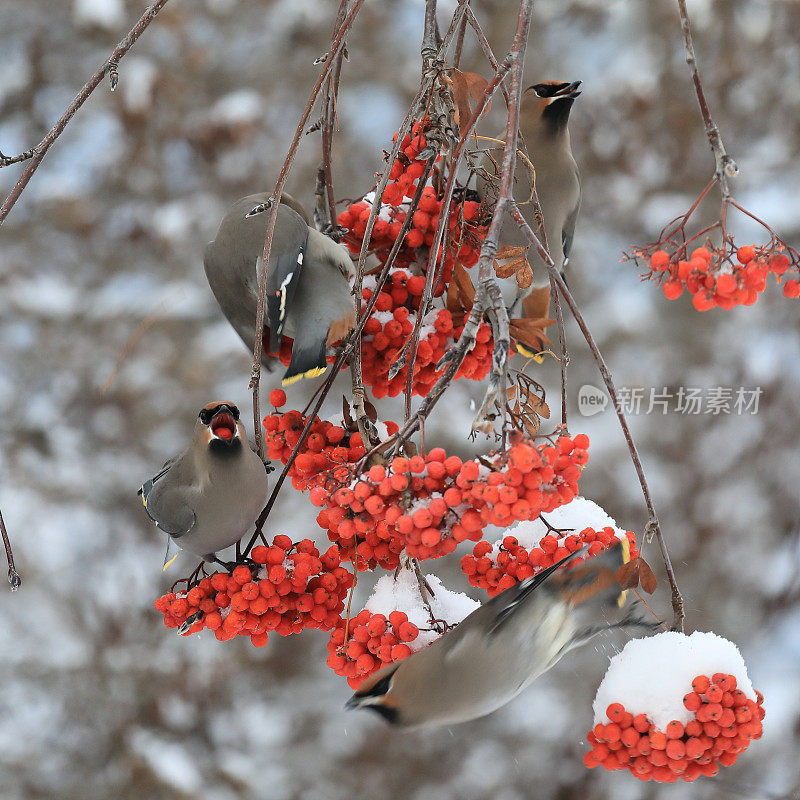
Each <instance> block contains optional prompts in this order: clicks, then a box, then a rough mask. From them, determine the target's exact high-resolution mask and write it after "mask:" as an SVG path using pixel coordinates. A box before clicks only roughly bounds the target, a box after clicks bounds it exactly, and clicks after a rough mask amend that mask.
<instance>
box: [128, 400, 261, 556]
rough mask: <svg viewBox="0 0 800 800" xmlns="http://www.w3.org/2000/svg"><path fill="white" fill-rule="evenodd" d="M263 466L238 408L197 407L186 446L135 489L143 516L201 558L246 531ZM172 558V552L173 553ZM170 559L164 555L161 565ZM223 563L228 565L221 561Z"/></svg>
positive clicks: (257, 502) (256, 508) (254, 515)
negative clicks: (252, 445)
mask: <svg viewBox="0 0 800 800" xmlns="http://www.w3.org/2000/svg"><path fill="white" fill-rule="evenodd" d="M267 488H268V487H267V471H266V469H265V467H264V463H263V462H262V461H261V459H260V458H259V457H258V455H257V454H256V453H254V452H253V450H252V449H251V447H250V444H249V442H248V440H247V433H246V431H245V429H244V425H243V424H242V422H241V421H240V419H239V409H238V408H237V407H236V406H235V405H234V404H233V403H227V402H214V403H208V404H207V405H205V406H203V408H202V409H200V413H199V414H198V416H197V421H196V422H195V425H194V432H193V434H192V440H191V442H190V444H189V447H188V448H187V449H186V451H185V452H184V453H182V454H181V455H179V456H177V457H176V458H174V459H172V460H171V461H168V462H167V463H166V464H165V465H164V468H163V469H162V470H161V472H159V473H158V475H156V476H155V477H153V478H151V479H150V480H148V481H146V482H145V484H144V485H143V486H142V488H141V489H139V494H140V495H141V498H142V503H143V504H144V508H145V511H146V512H147V516H148V517H150V519H151V520H152V521H153V522H154V523H155V524H156V526H157V527H158V528H159V529H160V530H162V531H164V533H166V534H167V535H168V536H169V540H168V544H167V553H169V542H175V544H177V545H178V547H179V548H180V549H182V550H187V551H189V552H190V553H194V554H195V555H198V556H200V557H201V558H203V559H204V560H206V561H218V562H219V563H223V564H224V562H221V561H220V560H219V558H218V557H217V555H216V554H217V552H218V551H220V550H224V549H225V548H226V547H230V546H231V545H233V544H235V543H236V542H238V541H239V540H240V539H241V538H242V537H243V536H244V535H245V534H247V533H248V532H250V531H251V530H252V529H253V527H254V525H255V521H256V519H258V516H259V514H260V513H261V511H262V510H263V508H264V506H265V505H266V503H267ZM176 557H177V556H176ZM172 561H174V558H173V559H171V560H170V561H169V562H167V561H166V558H165V568H166V566H168V565H169V564H170V563H172ZM225 566H228V565H227V564H226V565H225Z"/></svg>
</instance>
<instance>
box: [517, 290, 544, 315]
mask: <svg viewBox="0 0 800 800" xmlns="http://www.w3.org/2000/svg"><path fill="white" fill-rule="evenodd" d="M549 309H550V287H549V286H539V287H534V288H533V289H531V291H530V293H529V294H528V296H527V297H526V298H525V299H524V300H523V301H522V310H523V313H524V314H525V317H526V319H542V318H546V317H547V315H548V311H549Z"/></svg>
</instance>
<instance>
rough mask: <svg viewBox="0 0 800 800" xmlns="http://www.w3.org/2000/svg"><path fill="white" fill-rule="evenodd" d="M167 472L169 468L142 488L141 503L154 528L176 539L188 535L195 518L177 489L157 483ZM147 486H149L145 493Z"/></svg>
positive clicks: (166, 482)
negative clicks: (154, 525)
mask: <svg viewBox="0 0 800 800" xmlns="http://www.w3.org/2000/svg"><path fill="white" fill-rule="evenodd" d="M173 463H174V462H173ZM170 466H172V464H170ZM168 472H169V467H167V468H166V469H165V470H163V471H162V472H160V473H159V474H158V475H157V476H156V477H155V478H152V479H151V480H150V481H148V482H147V483H146V484H145V486H143V487H142V490H141V494H142V503H143V504H144V510H145V511H146V512H147V516H148V517H150V519H151V520H153V522H155V524H156V526H157V527H158V528H160V529H161V530H162V531H164V533H167V534H169V535H170V536H172V537H173V538H175V539H177V538H179V537H181V536H184V535H185V534H187V533H189V531H190V530H191V529H192V528H193V527H194V525H195V522H196V521H197V518H196V517H195V514H194V511H192V509H191V508H190V507H189V505H188V503H187V502H186V499H185V497H184V496H183V492H182V491H181V490H180V489H179V488H176V487H174V486H170V485H169V482H168V481H159V479H160V478H162V477H163V476H164V475H165V474H167V473H168ZM147 484H151V485H150V488H149V489H147V490H146V491H145V487H146V486H147Z"/></svg>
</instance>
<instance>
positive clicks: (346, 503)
mask: <svg viewBox="0 0 800 800" xmlns="http://www.w3.org/2000/svg"><path fill="white" fill-rule="evenodd" d="M580 443H581V444H584V445H588V439H587V438H586V437H585V436H584V437H583V438H582V440H581V442H580ZM585 455H586V450H585V447H580V448H579V447H576V446H575V444H574V441H573V440H572V439H570V438H569V437H566V436H564V437H560V438H559V439H558V440H557V443H556V446H553V445H550V444H542V445H539V446H538V447H535V446H533V444H531V443H529V442H526V441H521V442H519V443H518V444H515V445H512V446H511V447H510V448H509V450H508V452H507V453H505V454H498V455H496V456H495V457H494V459H493V460H492V461H490V462H489V463H490V464H491V466H486V464H483V463H480V462H479V461H478V460H475V459H473V460H468V461H462V460H461V459H460V458H459V457H458V456H450V457H448V456H447V453H446V452H445V451H444V450H443V449H442V448H441V447H436V448H434V449H432V450H431V451H430V452H429V453H428V454H427V455H426V456H413V457H411V458H402V457H397V458H395V459H393V460H392V461H391V463H389V464H388V465H387V466H385V467H384V466H380V465H376V466H373V467H372V468H371V469H370V470H369V471H368V472H367V473H365V474H363V475H361V476H360V477H359V478H358V479H357V480H356V481H355V482H353V483H351V484H350V485H348V486H343V487H341V488H339V489H337V490H335V491H334V492H332V493H328V492H327V491H326V490H325V489H322V488H321V487H318V488H316V489H313V490H312V491H311V494H310V497H311V502H312V503H314V504H315V505H317V506H320V507H321V510H320V512H319V514H318V516H317V522H318V523H319V524H320V525H321V526H322V527H323V528H325V529H326V530H327V531H328V536H329V538H330V539H331V541H333V542H336V543H337V544H338V545H339V547H340V548H341V551H342V554H343V557H344V558H347V559H351V560H355V562H356V566H357V569H359V570H368V569H373V568H374V567H375V566H376V565H377V566H381V567H383V568H384V569H394V568H395V567H397V565H398V564H399V558H400V553H401V552H403V551H404V550H405V552H406V553H407V554H408V555H409V556H411V557H413V558H418V559H428V558H438V557H440V556H444V555H447V554H448V553H452V552H453V550H455V548H456V546H457V545H458V544H459V543H460V542H463V541H466V540H472V541H477V540H478V539H480V538H481V536H482V534H483V530H484V528H485V527H486V526H487V525H498V526H500V527H507V526H509V525H511V524H512V523H514V522H518V521H522V520H530V519H535V518H536V517H538V516H539V514H540V513H542V512H543V511H545V512H547V511H552V510H553V509H554V508H557V507H558V506H560V505H562V504H564V503H568V502H569V501H570V500H572V498H573V497H575V495H576V494H577V491H578V478H579V477H580V473H581V466H582V464H583V463H585Z"/></svg>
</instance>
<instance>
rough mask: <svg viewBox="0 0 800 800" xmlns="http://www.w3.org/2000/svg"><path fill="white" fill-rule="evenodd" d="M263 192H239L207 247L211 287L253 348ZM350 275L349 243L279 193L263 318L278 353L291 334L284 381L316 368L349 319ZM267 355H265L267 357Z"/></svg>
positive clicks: (264, 211) (265, 215) (309, 373)
mask: <svg viewBox="0 0 800 800" xmlns="http://www.w3.org/2000/svg"><path fill="white" fill-rule="evenodd" d="M268 201H269V195H267V194H252V195H250V196H248V197H244V198H242V199H241V200H238V201H237V202H236V203H235V204H234V205H233V207H232V208H231V209H230V211H228V213H227V214H226V215H225V218H224V219H223V220H222V223H221V224H220V226H219V230H218V231H217V235H216V237H215V239H214V241H213V242H210V243H209V245H208V246H207V247H206V251H205V259H204V260H205V269H206V277H207V278H208V282H209V285H210V286H211V291H212V292H213V293H214V297H216V299H217V302H218V303H219V306H220V308H221V309H222V313H223V314H225V316H226V317H227V318H228V321H229V322H230V323H231V325H232V326H233V328H234V330H235V331H236V332H237V333H238V334H239V336H240V337H241V338H242V341H244V343H245V344H246V345H247V347H248V348H249V349H250V350H251V351H252V349H253V344H254V341H255V338H254V337H255V320H256V305H257V303H258V278H257V275H258V272H259V270H260V267H259V265H260V263H261V256H262V251H263V248H264V237H265V234H266V229H267V219H268V217H269V213H268V211H269V205H268ZM353 275H354V269H353V262H352V260H351V259H350V254H349V253H348V252H347V249H346V248H345V247H343V246H342V245H340V244H337V243H336V242H334V241H333V239H330V238H329V237H327V236H325V235H324V234H322V233H320V232H319V231H317V230H315V229H314V228H311V227H309V226H308V223H307V221H306V218H305V214H304V213H303V209H302V207H301V206H300V205H299V204H298V203H297V202H296V201H294V200H293V199H292V198H290V197H288V196H287V195H284V196H283V198H282V202H281V204H280V206H279V207H278V217H277V220H276V222H275V233H274V235H273V239H272V249H271V251H270V259H269V266H268V269H267V297H266V300H267V306H266V315H265V319H264V324H265V326H268V328H269V335H270V341H269V342H267V341H265V342H264V352H265V354H266V351H267V345H269V349H270V350H271V351H272V352H273V353H277V352H278V349H279V347H280V343H281V336H282V335H283V336H288V337H289V338H290V339H293V340H294V344H293V345H292V361H291V363H290V364H289V368H288V369H287V370H286V374H285V375H284V376H283V383H284V385H287V384H290V383H294V382H295V381H298V380H300V379H301V378H311V377H315V376H317V375H320V374H322V373H323V372H324V371H325V369H326V367H327V360H326V348H327V346H328V345H329V344H332V343H333V342H336V341H338V340H339V339H342V338H343V337H344V336H346V335H347V334H348V333H349V332H350V330H351V329H352V327H353V324H354V322H355V306H354V303H353V297H352V292H351V290H350V286H349V284H348V279H349V278H351V277H352V276H353ZM267 359H268V357H266V356H265V361H266V360H267Z"/></svg>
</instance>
